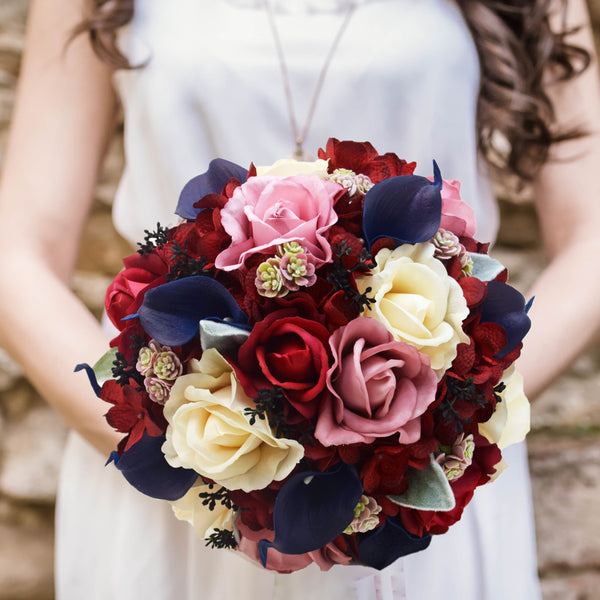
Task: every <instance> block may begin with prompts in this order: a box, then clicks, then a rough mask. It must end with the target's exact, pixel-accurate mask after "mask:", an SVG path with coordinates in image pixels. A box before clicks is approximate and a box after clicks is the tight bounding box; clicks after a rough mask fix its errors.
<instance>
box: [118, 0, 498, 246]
mask: <svg viewBox="0 0 600 600" xmlns="http://www.w3.org/2000/svg"><path fill="white" fill-rule="evenodd" d="M348 3H349V0H271V4H272V6H273V11H274V17H275V22H276V26H277V29H278V31H279V35H280V38H281V41H282V47H283V52H284V56H285V62H286V64H287V68H288V72H289V79H290V87H291V91H292V98H293V103H294V109H295V116H296V120H297V122H298V124H299V127H300V128H301V127H302V125H303V124H304V122H305V119H306V116H307V114H308V110H309V105H310V102H311V99H312V97H313V94H314V90H315V85H316V82H317V78H318V76H319V73H320V71H321V68H322V66H323V63H324V61H325V57H326V55H327V53H328V52H329V50H330V48H331V45H332V42H333V39H334V37H335V35H336V33H337V31H338V29H339V28H340V26H341V23H342V20H343V18H344V16H345V12H346V10H347V7H348ZM354 3H355V4H356V9H355V11H354V13H353V15H352V17H351V19H350V22H349V23H348V25H347V28H346V29H345V31H344V33H343V36H342V38H341V40H340V43H339V46H338V47H337V50H336V53H335V55H334V56H333V59H332V60H331V63H330V66H329V70H328V72H327V75H326V77H325V82H324V85H323V88H322V90H321V93H320V95H319V97H318V102H317V105H316V111H315V114H314V118H313V121H312V124H311V126H310V129H309V131H308V135H307V139H306V142H305V148H306V150H308V151H310V152H313V153H314V154H316V150H317V149H318V148H319V147H324V145H325V142H326V140H327V138H329V137H336V138H338V139H354V140H357V141H364V140H369V141H371V142H372V143H373V145H374V146H375V147H376V148H377V149H378V150H379V151H380V152H381V153H384V152H389V151H392V152H396V153H397V154H398V155H399V156H400V157H402V158H405V159H407V160H409V161H410V160H416V161H417V163H418V166H417V173H419V174H422V175H430V174H431V171H432V167H431V165H432V159H434V158H435V159H436V160H437V162H438V164H439V165H440V167H441V169H442V175H443V176H444V177H445V178H446V179H458V180H460V181H461V183H462V191H463V197H464V199H465V200H466V201H467V202H469V203H470V204H471V205H472V206H473V208H474V209H475V211H476V216H477V222H478V226H479V229H478V237H479V238H480V239H481V240H491V239H492V238H493V237H494V234H495V230H496V221H497V219H496V210H495V206H494V203H493V200H492V198H491V195H490V193H489V189H488V187H487V184H486V183H485V181H484V178H483V177H481V171H480V166H481V165H480V164H479V162H478V160H477V149H476V141H475V140H476V136H475V111H476V99H477V92H478V86H479V66H478V60H477V52H476V49H475V47H474V44H473V41H472V39H471V37H470V35H469V31H468V29H467V27H466V25H465V23H464V21H463V19H462V15H461V13H460V10H459V9H458V7H457V6H456V5H455V4H454V2H452V1H451V0H419V1H418V2H415V1H414V0H354ZM121 42H122V45H123V48H124V50H125V51H126V53H127V55H128V56H129V57H130V59H131V60H132V61H133V62H134V63H135V64H143V65H144V66H142V67H141V68H139V69H134V70H129V71H120V72H118V73H117V75H116V82H117V86H118V89H119V91H120V94H121V97H122V100H123V105H124V110H125V123H126V130H125V152H126V170H125V173H124V175H123V179H122V181H121V185H120V187H119V191H118V194H117V198H116V201H115V207H114V215H115V223H116V225H117V228H118V229H119V230H120V231H121V233H122V234H123V235H125V237H127V238H129V239H131V240H139V239H141V237H142V236H143V234H142V232H143V229H144V228H148V226H154V225H155V223H156V222H157V221H160V222H161V223H162V224H169V223H173V222H174V215H173V210H174V207H175V205H176V202H177V198H178V195H179V192H180V190H181V188H182V186H183V185H184V184H185V183H186V181H187V180H188V179H190V178H191V177H193V176H194V175H197V174H199V173H201V172H203V171H205V170H206V168H207V165H208V162H209V161H210V160H211V159H212V158H215V157H218V156H220V157H223V158H227V159H229V160H232V161H234V162H237V163H238V164H241V165H244V166H249V164H250V162H251V161H254V163H255V164H270V163H271V162H273V161H274V160H276V159H278V158H283V157H286V156H290V154H291V152H292V150H293V147H294V136H293V133H292V131H291V127H290V118H289V112H288V107H287V104H286V98H285V93H284V85H283V81H282V75H281V66H280V62H279V59H278V56H277V51H276V47H275V42H274V38H273V33H272V31H271V29H270V27H269V22H268V17H267V13H266V10H265V6H264V0H170V1H169V2H164V1H163V0H142V1H141V2H139V3H137V4H136V12H135V17H134V20H133V23H132V24H131V26H130V27H129V28H128V29H127V30H126V31H125V32H124V34H123V37H122V40H121Z"/></svg>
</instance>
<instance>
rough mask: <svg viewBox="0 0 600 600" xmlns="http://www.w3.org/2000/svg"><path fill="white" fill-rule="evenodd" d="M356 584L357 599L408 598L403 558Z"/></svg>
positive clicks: (395, 599)
mask: <svg viewBox="0 0 600 600" xmlns="http://www.w3.org/2000/svg"><path fill="white" fill-rule="evenodd" d="M354 585H355V587H356V600H408V596H407V595H406V585H405V577H404V561H403V559H401V558H400V559H399V560H397V561H396V562H395V563H394V564H393V565H390V566H389V567H388V568H387V569H384V570H383V571H379V572H377V573H375V574H374V575H370V576H369V577H363V578H362V579H359V580H357V581H356V582H355V584H354Z"/></svg>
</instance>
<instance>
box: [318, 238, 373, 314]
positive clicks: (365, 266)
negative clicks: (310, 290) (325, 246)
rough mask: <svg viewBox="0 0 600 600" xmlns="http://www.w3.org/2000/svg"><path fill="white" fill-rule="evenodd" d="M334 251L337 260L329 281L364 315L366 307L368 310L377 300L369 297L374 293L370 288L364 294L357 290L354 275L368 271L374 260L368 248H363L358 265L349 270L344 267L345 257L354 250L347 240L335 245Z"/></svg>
mask: <svg viewBox="0 0 600 600" xmlns="http://www.w3.org/2000/svg"><path fill="white" fill-rule="evenodd" d="M332 249H333V252H334V254H335V260H334V261H333V263H332V265H330V268H329V273H328V274H327V281H329V282H330V283H331V284H333V287H334V288H335V290H336V291H340V290H342V291H343V292H344V295H345V296H346V297H347V298H348V299H349V300H350V301H351V302H352V303H353V304H354V305H355V306H356V308H357V309H358V311H359V312H360V313H362V312H363V310H364V309H365V307H367V308H368V307H369V306H370V305H371V304H373V303H374V302H375V299H374V298H371V297H369V296H368V295H367V294H369V293H371V291H372V290H371V288H370V287H368V288H367V289H366V290H365V291H364V292H363V293H362V294H361V293H360V292H359V291H358V290H357V289H356V286H355V285H354V281H353V274H354V273H355V272H357V271H358V272H366V271H368V270H369V269H370V268H371V266H372V264H373V258H372V256H371V255H370V254H369V252H368V250H367V249H366V248H362V249H361V251H360V252H359V253H358V256H357V258H356V264H355V265H354V266H352V267H350V268H348V267H346V266H345V265H344V257H346V256H351V255H352V254H353V252H354V250H353V249H352V248H351V247H350V246H348V244H347V242H346V240H342V241H341V242H339V243H336V244H333V246H332Z"/></svg>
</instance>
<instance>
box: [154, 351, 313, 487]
mask: <svg viewBox="0 0 600 600" xmlns="http://www.w3.org/2000/svg"><path fill="white" fill-rule="evenodd" d="M188 370H190V371H191V372H189V373H188V374H187V375H182V376H181V377H179V378H178V379H177V381H176V382H175V384H174V385H173V387H172V388H171V395H170V397H169V400H168V401H167V403H166V404H165V408H164V415H165V418H166V419H167V421H168V422H169V426H168V427H167V433H166V441H165V443H164V444H163V447H162V450H163V452H164V454H165V458H166V460H167V462H168V463H169V464H170V465H171V466H172V467H184V468H188V469H194V470H195V471H196V472H197V473H199V474H200V475H202V476H204V477H207V478H209V479H211V480H213V481H214V482H216V483H218V484H220V485H223V486H225V487H226V488H228V489H241V490H244V491H245V492H249V491H252V490H258V489H262V488H264V487H266V486H267V485H269V483H271V482H272V481H280V480H281V479H285V477H287V476H288V475H289V474H290V473H291V472H292V470H293V469H294V467H295V466H296V464H297V463H298V462H299V461H300V459H301V458H302V456H303V455H304V449H303V447H302V445H301V444H299V443H298V442H296V441H295V440H287V439H284V438H277V437H275V435H274V434H273V432H272V431H271V428H270V426H269V424H268V423H267V422H266V420H265V421H263V420H258V419H257V420H256V422H255V424H254V425H250V424H249V422H248V419H247V417H246V416H244V409H245V408H249V407H253V406H254V402H253V401H252V399H251V398H249V397H248V396H247V395H246V393H245V392H244V390H243V388H242V386H241V385H240V384H239V382H238V380H237V377H236V375H235V372H234V371H233V369H232V367H231V365H230V364H229V363H228V362H227V361H226V360H225V359H224V358H223V357H222V356H221V355H220V354H219V352H217V350H215V349H209V350H206V351H205V352H204V353H203V355H202V358H201V359H200V360H199V361H197V360H192V361H190V365H188Z"/></svg>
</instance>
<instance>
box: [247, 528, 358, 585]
mask: <svg viewBox="0 0 600 600" xmlns="http://www.w3.org/2000/svg"><path fill="white" fill-rule="evenodd" d="M236 527H237V528H238V530H239V532H240V534H241V539H240V543H239V545H238V551H239V552H242V553H243V554H245V555H246V556H249V557H250V558H251V559H252V560H254V561H256V562H257V563H260V556H259V553H258V542H259V541H260V540H261V539H267V540H269V541H273V538H274V532H273V531H272V530H271V529H260V530H258V531H253V530H252V529H250V528H249V527H248V526H246V525H245V524H244V523H243V522H241V521H240V520H239V519H238V520H237V522H236ZM338 541H342V543H343V540H340V538H337V539H335V540H333V541H332V542H330V543H329V544H327V545H326V546H323V548H319V549H317V550H313V551H312V552H305V553H304V554H283V553H281V552H279V551H278V550H277V549H276V548H269V552H268V554H267V569H269V570H271V571H277V572H278V573H292V572H294V571H299V570H300V569H304V567H307V566H308V565H309V564H310V563H312V562H314V563H316V564H317V566H318V567H319V569H321V571H329V569H331V567H333V565H349V564H350V563H351V562H352V558H351V557H350V556H349V555H348V554H346V553H345V552H344V551H343V550H342V548H340V546H339V545H338V543H337V542H338Z"/></svg>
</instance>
